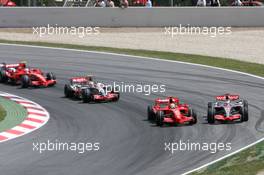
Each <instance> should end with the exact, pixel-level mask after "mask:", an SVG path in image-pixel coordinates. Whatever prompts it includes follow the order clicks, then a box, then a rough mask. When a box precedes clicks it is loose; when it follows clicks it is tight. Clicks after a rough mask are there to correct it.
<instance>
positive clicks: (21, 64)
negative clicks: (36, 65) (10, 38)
mask: <svg viewBox="0 0 264 175" xmlns="http://www.w3.org/2000/svg"><path fill="white" fill-rule="evenodd" d="M19 67H20V68H21V69H24V68H26V67H27V66H26V62H25V61H22V62H20V63H19Z"/></svg>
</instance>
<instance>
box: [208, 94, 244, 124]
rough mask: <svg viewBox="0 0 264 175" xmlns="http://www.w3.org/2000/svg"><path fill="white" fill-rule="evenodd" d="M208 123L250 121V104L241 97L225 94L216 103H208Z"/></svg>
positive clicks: (218, 97) (217, 98)
mask: <svg viewBox="0 0 264 175" xmlns="http://www.w3.org/2000/svg"><path fill="white" fill-rule="evenodd" d="M207 120H208V123H215V121H216V120H217V121H236V120H239V121H240V122H243V121H248V102H247V100H243V99H240V97H239V95H231V94H225V95H221V96H217V97H216V100H215V101H214V102H209V103H208V112H207Z"/></svg>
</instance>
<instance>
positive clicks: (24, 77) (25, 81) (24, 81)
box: [21, 75, 31, 88]
mask: <svg viewBox="0 0 264 175" xmlns="http://www.w3.org/2000/svg"><path fill="white" fill-rule="evenodd" d="M30 84H31V81H30V78H29V76H28V75H22V77H21V87H22V88H28V87H29V86H30Z"/></svg>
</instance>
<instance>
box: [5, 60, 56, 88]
mask: <svg viewBox="0 0 264 175" xmlns="http://www.w3.org/2000/svg"><path fill="white" fill-rule="evenodd" d="M0 82H2V83H7V82H9V83H12V84H16V85H18V84H20V85H21V87H22V88H28V87H29V86H31V87H48V86H54V85H55V84H56V77H55V75H54V74H53V73H47V74H46V76H45V75H44V73H43V72H42V71H41V70H40V69H35V68H27V66H26V63H19V64H5V63H3V64H2V65H1V69H0Z"/></svg>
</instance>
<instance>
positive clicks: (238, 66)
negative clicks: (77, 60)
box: [0, 40, 264, 76]
mask: <svg viewBox="0 0 264 175" xmlns="http://www.w3.org/2000/svg"><path fill="white" fill-rule="evenodd" d="M0 43H9V44H26V45H35V46H46V47H60V48H69V49H79V50H89V51H104V52H111V53H121V54H128V55H136V56H145V57H152V58H160V59H167V60H176V61H183V62H189V63H197V64H203V65H209V66H215V67H221V68H226V69H232V70H237V71H242V72H246V73H251V74H255V75H258V76H264V65H263V64H256V63H249V62H244V61H238V60H233V59H228V58H219V57H210V56H202V55H192V54H182V53H172V52H160V51H148V50H134V49H119V48H111V47H96V46H82V45H72V44H60V43H46V42H29V41H8V40H0Z"/></svg>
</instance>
